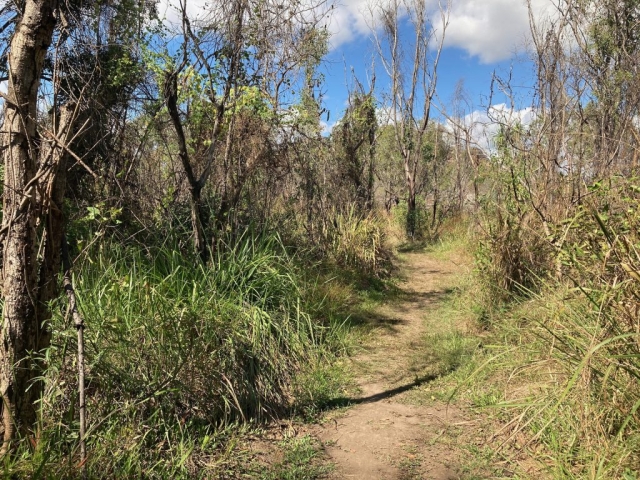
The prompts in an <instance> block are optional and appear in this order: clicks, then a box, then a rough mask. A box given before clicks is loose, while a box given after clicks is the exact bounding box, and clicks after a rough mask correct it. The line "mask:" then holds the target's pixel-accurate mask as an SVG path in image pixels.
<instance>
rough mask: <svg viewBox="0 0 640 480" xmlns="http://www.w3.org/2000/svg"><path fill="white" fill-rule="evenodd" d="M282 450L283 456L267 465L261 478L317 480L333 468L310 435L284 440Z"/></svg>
mask: <svg viewBox="0 0 640 480" xmlns="http://www.w3.org/2000/svg"><path fill="white" fill-rule="evenodd" d="M280 450H281V451H282V456H283V458H282V459H281V460H280V461H277V462H275V463H274V464H272V465H270V466H269V467H266V469H265V471H263V473H262V474H261V475H260V479H261V480H315V479H320V478H323V477H324V476H325V475H326V474H327V473H329V472H330V471H331V470H332V468H333V467H332V465H330V464H328V463H327V462H326V461H324V460H323V459H322V456H321V453H320V448H319V445H318V444H317V440H314V439H313V438H312V437H310V436H308V435H305V436H302V437H297V438H291V439H286V440H283V441H282V442H281V443H280Z"/></svg>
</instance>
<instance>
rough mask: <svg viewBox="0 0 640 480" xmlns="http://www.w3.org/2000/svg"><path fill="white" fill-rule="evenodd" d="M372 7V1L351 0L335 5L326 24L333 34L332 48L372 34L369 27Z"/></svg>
mask: <svg viewBox="0 0 640 480" xmlns="http://www.w3.org/2000/svg"><path fill="white" fill-rule="evenodd" d="M370 5H371V1H370V0H351V1H346V2H344V3H340V2H336V3H334V4H333V8H332V9H331V12H330V14H329V16H328V19H327V24H326V26H327V29H328V30H329V33H330V34H331V39H330V44H331V48H333V49H335V48H338V47H339V46H341V45H343V44H345V43H349V42H351V41H353V40H355V39H356V38H360V37H366V36H368V35H369V33H370V32H371V29H370V27H369V23H370V22H369V18H370V17H371V7H370Z"/></svg>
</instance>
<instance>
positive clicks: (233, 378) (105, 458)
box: [5, 232, 344, 478]
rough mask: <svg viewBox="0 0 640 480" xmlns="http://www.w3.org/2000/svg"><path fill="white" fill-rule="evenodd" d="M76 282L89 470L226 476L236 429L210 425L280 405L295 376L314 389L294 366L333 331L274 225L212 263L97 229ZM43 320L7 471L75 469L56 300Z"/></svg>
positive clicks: (313, 359)
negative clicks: (28, 422) (40, 387)
mask: <svg viewBox="0 0 640 480" xmlns="http://www.w3.org/2000/svg"><path fill="white" fill-rule="evenodd" d="M166 243H168V244H170V243H171V242H166ZM75 285H76V290H77V293H78V299H79V303H80V309H81V311H82V313H83V314H84V316H85V318H86V323H87V326H88V328H87V330H86V332H85V339H86V343H87V345H86V347H85V352H86V356H87V359H88V365H87V389H88V390H87V396H88V406H87V408H88V413H89V419H88V425H89V432H88V436H87V437H88V438H87V442H88V450H89V452H90V455H89V458H88V460H87V463H86V468H87V469H88V475H89V477H91V478H116V477H117V478H123V477H124V478H141V477H145V478H192V477H193V476H196V473H197V474H198V475H199V476H205V477H207V476H209V477H211V476H224V464H223V463H224V461H225V458H227V459H228V455H227V453H226V452H227V449H233V441H230V440H229V439H230V438H232V437H233V435H234V434H232V433H229V432H228V431H227V430H225V429H224V428H222V426H223V425H229V424H231V423H233V422H238V421H241V422H253V421H260V420H262V419H268V418H271V417H273V416H275V415H277V414H280V413H282V412H285V411H287V410H288V409H290V408H291V407H292V406H293V401H294V397H293V393H294V386H295V389H296V393H298V392H300V391H301V390H302V391H303V392H304V390H305V388H306V389H312V388H314V386H313V385H310V386H308V387H306V386H304V385H302V386H301V385H300V382H296V381H295V378H296V377H297V376H299V375H302V374H308V373H305V372H308V370H309V368H310V367H309V366H310V365H315V364H318V363H319V359H320V358H321V357H322V356H324V355H327V354H331V352H332V351H333V350H334V347H335V348H338V347H337V345H338V344H337V343H332V342H334V341H335V340H336V339H337V337H339V336H340V335H342V334H344V332H343V330H341V327H340V325H339V324H338V323H337V322H333V321H332V319H331V318H328V317H325V318H323V317H320V316H319V315H318V312H319V311H320V307H319V306H318V305H315V304H312V303H309V299H310V298H313V295H309V294H308V293H307V292H305V291H304V289H305V288H306V287H305V286H304V284H303V282H302V279H301V276H300V271H299V267H298V266H297V264H296V261H295V259H294V258H293V257H292V256H291V255H290V254H289V253H288V252H287V250H286V249H285V248H284V246H283V245H282V242H281V241H280V239H279V237H278V236H277V235H274V234H260V235H259V234H254V233H251V232H246V233H245V234H243V235H240V236H239V237H237V238H234V239H233V241H231V240H230V241H229V242H227V245H225V248H220V249H218V252H217V253H216V254H215V257H214V259H213V261H212V263H211V264H210V265H203V264H201V263H199V262H196V261H194V260H193V259H191V258H189V257H188V256H185V255H183V254H181V253H180V252H179V250H178V248H177V245H176V246H174V245H167V246H165V247H157V248H154V247H142V246H137V245H129V246H123V245H121V244H119V243H116V242H113V241H109V240H104V241H103V242H102V243H99V244H96V245H94V247H93V248H92V249H91V250H90V251H89V252H88V254H87V257H86V259H85V261H84V262H83V263H82V265H81V266H80V267H79V269H77V271H76V275H75ZM308 312H315V315H314V316H313V317H312V315H311V314H310V313H308ZM52 328H53V338H54V340H53V344H52V347H51V348H50V349H49V350H48V351H47V352H46V356H47V361H48V365H49V368H48V371H47V372H46V380H47V385H48V388H47V391H46V394H45V397H44V399H43V402H42V424H41V426H40V432H39V433H38V435H37V436H36V437H35V439H31V441H29V440H28V439H25V442H23V445H22V447H21V448H22V450H21V452H22V453H21V454H20V455H23V457H22V460H20V455H19V456H18V457H17V460H16V461H13V462H10V463H7V464H6V465H5V474H6V475H18V476H35V477H38V476H40V477H49V478H60V477H74V476H75V475H76V474H77V473H78V472H79V470H78V465H77V462H76V448H77V425H76V424H75V420H74V418H75V409H76V408H77V400H76V397H75V380H74V378H75V377H74V373H75V367H74V366H73V361H72V358H73V356H72V355H70V352H73V351H74V350H75V335H74V334H73V332H71V331H70V329H69V324H68V320H67V319H66V317H65V311H64V310H63V309H56V314H55V316H54V319H53V322H52ZM306 396H307V397H308V398H313V397H314V395H313V392H307V393H306ZM220 462H223V463H222V464H221V463H220Z"/></svg>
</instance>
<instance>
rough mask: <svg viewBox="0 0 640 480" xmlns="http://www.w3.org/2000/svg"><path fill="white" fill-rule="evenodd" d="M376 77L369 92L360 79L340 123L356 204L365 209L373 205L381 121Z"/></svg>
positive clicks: (360, 208)
mask: <svg viewBox="0 0 640 480" xmlns="http://www.w3.org/2000/svg"><path fill="white" fill-rule="evenodd" d="M374 88H375V78H374V81H373V82H372V84H371V87H370V89H369V92H365V91H364V88H363V86H362V84H361V83H360V82H358V81H357V80H356V85H355V90H354V91H353V92H350V93H349V105H348V107H347V111H346V112H345V115H344V117H343V118H342V120H341V121H340V124H339V126H338V127H337V129H336V130H337V132H336V133H337V136H338V142H339V144H340V147H341V154H342V156H343V159H344V167H345V168H346V171H345V174H346V177H347V178H348V179H349V180H350V181H351V184H352V188H353V190H354V198H355V201H356V205H357V206H358V209H359V210H360V211H361V212H370V211H371V210H372V209H373V200H374V199H373V189H374V188H373V187H374V180H375V177H374V175H375V170H374V161H375V144H376V132H377V129H378V121H377V119H376V105H375V98H374V96H373V90H374Z"/></svg>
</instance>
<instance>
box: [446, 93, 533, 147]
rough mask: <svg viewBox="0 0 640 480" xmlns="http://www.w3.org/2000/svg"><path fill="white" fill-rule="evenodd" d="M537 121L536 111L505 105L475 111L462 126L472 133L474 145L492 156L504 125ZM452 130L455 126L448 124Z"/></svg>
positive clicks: (526, 124)
mask: <svg viewBox="0 0 640 480" xmlns="http://www.w3.org/2000/svg"><path fill="white" fill-rule="evenodd" d="M535 119H536V111H535V110H534V109H533V108H531V107H528V108H523V109H514V108H510V107H509V106H507V104H505V103H500V104H496V105H492V106H491V107H489V108H488V109H487V110H475V111H473V112H471V113H469V114H468V115H466V116H465V117H464V118H463V119H462V124H463V126H465V127H466V128H469V129H470V131H471V138H472V141H473V143H474V145H475V146H476V147H478V148H480V149H481V150H482V151H484V152H485V153H486V154H487V155H490V154H491V153H492V152H494V151H495V137H496V135H497V134H498V132H499V131H500V127H501V126H502V125H515V124H518V123H519V124H521V125H523V126H525V127H526V126H529V125H531V124H532V123H533V121H534V120H535ZM447 126H448V127H449V128H450V129H452V128H453V124H452V123H451V122H447Z"/></svg>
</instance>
